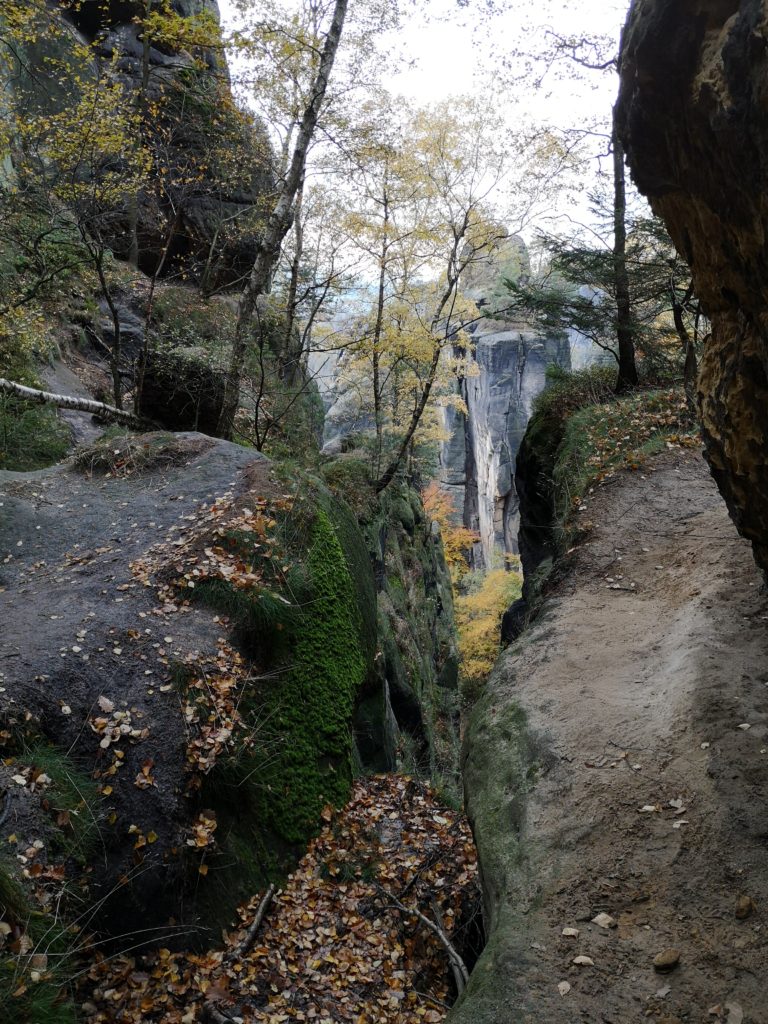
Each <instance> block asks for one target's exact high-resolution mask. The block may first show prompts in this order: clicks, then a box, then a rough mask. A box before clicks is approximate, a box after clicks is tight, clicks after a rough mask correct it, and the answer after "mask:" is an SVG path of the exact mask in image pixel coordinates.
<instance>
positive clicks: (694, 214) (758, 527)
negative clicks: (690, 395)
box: [617, 0, 768, 571]
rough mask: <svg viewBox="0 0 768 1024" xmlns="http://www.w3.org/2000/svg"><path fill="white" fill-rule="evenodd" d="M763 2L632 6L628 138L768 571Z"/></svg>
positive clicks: (738, 511)
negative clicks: (679, 275)
mask: <svg viewBox="0 0 768 1024" xmlns="http://www.w3.org/2000/svg"><path fill="white" fill-rule="evenodd" d="M767 17H768V3H765V2H764V0H744V2H742V3H737V2H736V0H725V2H715V0H674V2H669V0H635V3H633V5H632V8H631V10H630V14H629V20H628V22H627V26H626V29H625V32H624V38H623V43H622V50H621V95H620V99H619V105H618V108H617V111H618V124H619V131H620V133H621V136H622V138H623V141H624V145H625V147H626V150H627V157H628V160H629V164H630V167H631V169H632V175H633V178H634V180H635V182H636V184H637V186H638V188H639V189H640V190H641V191H642V192H643V193H644V194H645V195H646V196H647V197H648V199H649V200H650V203H651V206H652V207H653V209H654V211H655V212H656V213H657V214H658V215H659V216H661V217H662V218H663V219H664V221H665V223H666V225H667V227H668V229H669V232H670V235H671V236H672V238H673V240H674V242H675V244H676V246H677V247H678V249H679V251H680V252H681V254H682V255H683V256H684V257H685V258H686V259H687V261H688V262H689V263H690V265H691V269H692V272H693V277H694V281H695V285H696V292H697V294H698V295H699V296H700V298H701V300H702V303H703V306H704V309H705V311H706V313H707V315H708V316H709V317H710V318H711V321H712V333H711V336H710V337H709V338H708V339H707V341H706V344H705V349H704V356H703V359H702V366H701V373H700V377H699V384H698V391H699V403H700V410H701V420H702V428H703V434H704V441H705V445H706V453H707V459H708V461H709V465H710V467H711V470H712V473H713V475H714V477H715V479H716V481H717V483H718V486H719V488H720V490H721V492H722V494H723V496H724V498H725V500H726V502H727V504H728V508H729V510H730V512H731V515H732V517H733V519H734V521H735V522H736V525H737V526H738V528H739V530H740V532H741V533H742V534H743V535H744V536H745V537H747V538H748V539H749V540H750V541H751V542H752V546H753V549H754V553H755V558H756V560H757V562H758V564H759V565H760V567H761V568H762V569H763V570H764V571H766V570H768V531H767V530H766V525H765V524H766V522H768V472H766V442H767V440H768V436H767V435H768V193H766V190H765V181H766V174H768V119H766V108H767V107H768V90H767V89H766V82H767V81H768V47H767V43H768V36H767V35H766V27H765V26H766V18H767Z"/></svg>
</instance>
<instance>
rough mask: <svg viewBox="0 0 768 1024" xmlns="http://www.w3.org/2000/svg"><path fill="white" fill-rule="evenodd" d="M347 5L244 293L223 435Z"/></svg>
mask: <svg viewBox="0 0 768 1024" xmlns="http://www.w3.org/2000/svg"><path fill="white" fill-rule="evenodd" d="M347 5H348V0H336V3H335V5H334V12H333V21H332V22H331V27H330V29H329V31H328V35H327V37H326V40H325V45H324V47H323V52H322V56H321V58H320V65H319V67H318V70H317V76H316V78H315V81H314V83H313V86H312V90H311V99H310V101H309V104H308V105H307V108H306V109H305V111H304V116H303V117H302V119H301V124H300V126H299V130H298V133H297V136H296V144H295V146H294V150H293V156H292V158H291V164H290V167H289V169H288V174H287V176H286V179H285V184H284V185H283V188H282V191H281V193H280V195H279V197H278V199H277V202H276V203H275V207H274V209H273V210H272V213H271V215H270V217H269V220H268V222H267V226H266V229H265V231H264V237H263V238H262V239H261V242H260V243H259V247H258V250H257V253H256V259H255V261H254V264H253V267H252V269H251V273H250V276H249V279H248V282H247V284H246V286H245V288H244V289H243V293H242V295H241V296H240V302H239V303H238V308H237V325H236V328H235V340H234V342H233V345H232V354H231V358H230V363H229V374H228V378H227V383H226V391H225V394H224V402H223V407H222V411H221V418H220V420H219V433H220V435H221V436H222V437H226V438H230V437H231V436H232V429H233V427H234V423H235V415H236V414H237V408H238V405H239V402H240V382H241V379H242V376H243V369H244V366H245V357H246V353H247V349H248V341H249V339H250V334H251V327H252V323H253V314H254V311H255V309H256V303H257V301H258V299H259V296H260V295H264V294H265V293H266V292H268V291H269V288H270V285H271V280H272V274H273V272H274V269H275V264H276V263H277V260H278V258H279V256H280V247H281V245H282V242H283V239H284V238H285V236H286V234H287V233H288V230H289V228H290V226H291V221H292V219H293V203H294V200H295V198H296V193H297V191H298V189H299V186H300V184H301V182H302V180H303V178H304V170H305V168H306V164H307V154H308V152H309V146H310V143H311V141H312V136H313V135H314V132H315V128H316V127H317V122H318V119H319V117H320V111H321V109H322V106H323V101H324V100H325V94H326V91H327V89H328V80H329V78H330V75H331V71H332V70H333V64H334V61H335V59H336V52H337V50H338V48H339V42H340V40H341V33H342V29H343V28H344V19H345V18H346V15H347Z"/></svg>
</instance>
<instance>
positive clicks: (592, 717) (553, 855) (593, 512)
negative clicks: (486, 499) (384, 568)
mask: <svg viewBox="0 0 768 1024" xmlns="http://www.w3.org/2000/svg"><path fill="white" fill-rule="evenodd" d="M582 516H583V518H584V519H585V520H586V519H589V520H590V521H592V522H593V523H595V524H597V525H596V526H595V527H594V529H593V530H592V531H591V532H590V534H589V536H588V541H587V543H585V544H583V545H582V547H581V548H580V549H579V551H578V552H577V553H576V555H575V560H574V565H573V568H572V571H571V572H570V574H569V575H568V577H567V580H566V581H565V582H564V583H563V584H561V585H560V587H559V589H558V591H557V592H556V594H555V595H554V596H553V598H552V600H551V601H550V603H549V606H548V608H547V610H546V611H545V614H544V615H543V617H542V618H541V619H540V620H539V621H538V622H537V624H536V625H535V627H534V628H533V629H532V630H531V631H530V632H529V633H528V634H526V635H525V637H524V638H523V641H522V643H520V644H518V645H517V646H516V647H515V648H513V649H512V650H511V651H510V652H509V654H508V655H507V656H506V658H505V659H504V660H503V662H502V665H501V667H500V669H499V670H497V672H496V673H495V674H494V676H493V677H492V680H491V682H490V684H489V687H490V690H489V693H488V694H487V695H486V698H485V701H484V711H483V715H484V716H485V718H486V721H488V720H489V721H490V723H491V724H490V725H487V724H486V726H484V727H482V728H479V727H477V726H475V727H474V728H473V730H471V731H470V746H469V758H468V762H467V769H468V779H469V785H470V797H471V799H470V805H472V804H474V806H471V807H470V810H471V812H472V814H473V815H474V816H475V817H476V818H477V821H476V826H477V830H478V845H479V847H480V853H481V864H482V861H483V847H484V845H486V846H487V843H486V842H485V841H484V832H483V830H484V829H488V826H489V822H490V818H491V816H495V822H496V827H497V828H498V823H499V822H505V821H510V817H511V820H512V822H513V825H517V828H518V829H519V835H514V834H513V833H514V832H515V828H511V829H510V845H511V846H515V844H517V842H518V841H519V850H520V851H521V852H522V854H523V857H522V859H521V862H520V863H519V865H518V867H517V868H514V869H508V868H507V869H505V870H506V871H507V875H506V877H504V878H500V877H499V871H498V866H497V865H498V861H495V862H494V861H493V858H486V864H485V867H484V869H485V871H486V875H487V877H486V883H487V885H488V886H489V888H490V889H492V890H495V891H496V898H497V901H498V902H499V903H500V904H501V906H500V908H499V909H498V911H497V913H496V920H497V921H501V922H502V926H501V927H500V928H499V930H498V931H497V933H496V941H495V942H492V943H491V946H490V947H489V953H488V959H487V961H486V965H485V966H486V968H487V969H488V970H489V972H490V973H492V974H493V975H494V977H495V981H494V982H493V983H492V984H490V985H488V984H487V983H486V982H482V981H481V985H480V986H479V991H478V994H477V995H476V996H475V997H474V999H473V1000H470V1001H469V1002H468V1003H467V1004H466V1005H465V1007H464V1008H463V1010H462V1011H460V1012H459V1013H457V1014H455V1016H454V1018H452V1019H455V1020H457V1021H461V1022H462V1024H463V1022H464V1021H467V1022H468V1021H472V1022H473V1024H475V1022H477V1024H479V1022H480V1021H483V1022H484V1021H486V1020H497V1021H499V1024H502V1022H504V1021H521V1022H522V1021H525V1022H530V1024H533V1022H536V1024H556V1022H558V1024H559V1022H568V1024H574V1022H576V1021H584V1022H608V1024H628V1022H631V1021H641V1020H646V1019H651V1020H658V1021H663V1022H666V1024H676V1022H683V1021H684V1022H702V1024H704V1022H708V1024H717V1022H718V1021H720V1022H722V1021H728V1022H729V1024H765V1022H768V942H767V941H766V939H768V934H767V931H768V870H767V868H766V864H767V861H768V858H767V857H766V854H767V853H768V810H767V809H766V793H768V749H767V748H768V726H767V723H768V631H767V630H766V626H767V625H768V606H767V604H766V598H765V596H764V594H763V593H762V592H761V582H762V581H761V578H760V576H759V574H758V571H757V570H756V568H755V566H754V563H753V561H752V558H751V553H750V549H749V547H748V545H747V544H746V543H745V542H744V541H742V540H741V539H740V538H739V537H738V535H737V534H736V531H735V528H734V527H733V524H732V523H731V521H730V520H729V518H728V515H727V513H726V510H725V507H724V506H723V504H722V502H721V500H720V498H719V496H718V494H717V492H716V490H715V487H714V484H713V483H712V481H711V479H710V477H709V475H708V473H707V470H706V468H705V466H704V463H703V462H702V460H701V459H700V458H699V457H698V456H693V455H682V454H675V455H672V454H668V455H666V456H664V457H663V458H662V459H660V460H659V461H658V462H657V463H656V464H655V466H654V469H653V471H652V472H648V473H647V474H645V475H644V476H640V475H637V474H636V475H633V476H630V475H622V476H620V477H618V478H616V480H614V481H612V482H611V483H610V484H609V485H607V486H605V487H603V488H601V489H600V490H599V492H598V493H597V494H596V495H595V497H594V500H591V501H590V502H589V507H588V509H587V511H586V512H584V513H582ZM515 703H516V704H517V705H519V706H521V707H522V709H523V710H524V711H525V713H526V715H527V719H528V723H529V728H530V731H531V733H532V735H533V737H534V741H533V749H534V751H535V753H534V756H533V758H532V760H533V761H534V763H535V765H536V767H535V770H534V771H533V772H532V773H530V774H531V775H532V777H534V779H535V781H533V782H532V784H531V787H530V793H529V794H528V799H527V805H526V809H525V812H524V814H523V815H522V816H520V815H519V814H518V816H517V818H516V817H515V814H513V810H514V806H513V805H514V803H515V794H514V793H512V792H510V787H509V786H508V785H507V786H506V787H502V788H503V795H502V796H500V797H499V799H498V801H497V805H494V806H493V807H491V808H490V810H489V806H488V803H487V799H486V803H485V804H483V803H482V800H478V799H477V797H474V798H473V797H472V793H471V790H472V787H473V785H475V783H473V781H472V780H473V777H475V778H477V779H479V778H480V775H479V768H480V761H482V762H483V764H484V765H485V766H486V767H485V769H484V770H486V771H487V763H491V762H493V761H494V760H496V761H497V762H498V761H499V760H500V759H501V758H504V757H509V756H510V748H509V738H508V737H507V738H506V739H505V730H504V729H501V728H500V727H497V726H496V725H495V724H494V723H495V722H496V719H497V716H498V717H499V719H500V718H502V717H503V709H505V708H506V709H509V707H510V706H512V705H514V704H515ZM747 726H748V727H749V728H747ZM507 731H508V730H507ZM505 744H506V749H505ZM518 801H519V794H518ZM671 801H675V805H672V804H671ZM642 808H650V809H648V810H641V809H642ZM494 865H496V866H494ZM501 874H502V875H503V874H504V872H501ZM739 900H741V901H742V906H741V910H740V914H746V915H747V916H745V917H742V916H737V907H738V905H739ZM749 900H752V901H753V903H754V906H753V905H752V904H750V903H749ZM601 912H602V913H607V914H609V915H611V917H612V918H613V919H614V921H615V924H616V926H615V927H609V928H603V927H600V926H599V925H597V924H594V923H591V922H592V919H593V918H594V917H595V916H596V915H597V914H598V913H601ZM511 918H514V920H515V924H514V926H513V928H512V929H509V927H508V922H509V920H510V919H511ZM505 921H506V922H507V923H504V922H505ZM564 928H574V929H578V932H579V934H578V935H577V936H571V937H567V936H563V935H562V931H563V929H564ZM505 930H506V931H505ZM502 933H504V934H502ZM505 935H506V937H505ZM510 936H512V937H510ZM669 947H674V948H675V949H676V950H677V951H678V953H679V965H678V966H677V967H675V968H674V969H673V970H672V971H671V972H669V973H667V974H661V973H659V972H658V971H656V970H655V969H654V966H653V961H654V957H655V955H656V954H657V953H659V952H660V951H662V950H664V949H666V948H669ZM577 956H586V957H589V958H590V959H591V960H592V961H593V962H594V963H593V965H589V964H586V965H582V966H577V965H575V964H573V962H572V961H573V959H574V958H575V957H577ZM561 983H567V985H568V986H570V989H569V990H566V985H562V988H563V990H564V992H565V994H561V992H560V990H559V988H558V986H559V985H560V984H561Z"/></svg>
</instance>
